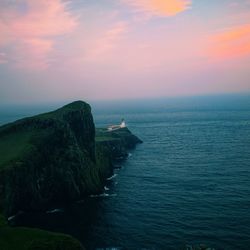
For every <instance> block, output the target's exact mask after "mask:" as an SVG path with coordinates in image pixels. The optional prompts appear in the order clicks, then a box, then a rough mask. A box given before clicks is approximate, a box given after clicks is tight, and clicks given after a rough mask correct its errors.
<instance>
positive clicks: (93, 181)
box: [0, 101, 142, 250]
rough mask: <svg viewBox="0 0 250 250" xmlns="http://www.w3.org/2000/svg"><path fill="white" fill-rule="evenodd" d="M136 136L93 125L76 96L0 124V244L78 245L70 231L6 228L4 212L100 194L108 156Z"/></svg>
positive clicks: (121, 152) (122, 152)
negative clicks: (50, 109) (59, 105)
mask: <svg viewBox="0 0 250 250" xmlns="http://www.w3.org/2000/svg"><path fill="white" fill-rule="evenodd" d="M141 142H142V141H141V140H140V139H139V138H137V137H136V136H135V135H133V134H132V133H131V132H130V131H129V130H128V129H127V128H122V129H119V130H116V131H111V132H107V130H106V129H96V128H95V125H94V122H93V117H92V113H91V107H90V106H89V105H88V104H87V103H85V102H82V101H76V102H73V103H71V104H68V105H66V106H64V107H62V108H60V109H58V110H56V111H53V112H49V113H45V114H41V115H37V116H34V117H30V118H25V119H21V120H18V121H16V122H14V123H10V124H7V125H4V126H1V127H0V155H1V156H0V214H2V215H3V216H1V219H0V231H1V232H0V246H1V249H8V250H11V249H63V250H64V249H83V247H82V246H81V244H80V243H79V242H78V241H77V240H75V239H73V238H72V237H70V236H66V235H61V234H55V233H50V232H46V231H42V230H36V229H28V228H11V227H9V226H8V225H7V224H6V222H5V220H4V217H5V218H8V217H9V218H10V217H11V216H13V215H15V214H18V213H21V212H22V211H25V212H27V211H47V210H49V209H51V208H53V207H58V206H64V205H66V204H69V203H72V202H75V201H77V200H82V199H84V197H86V196H88V195H96V194H100V193H101V192H102V191H103V189H104V186H105V181H106V179H107V178H108V177H110V176H112V175H113V170H114V162H115V161H117V160H121V159H124V158H126V157H127V155H128V152H127V150H128V149H132V148H134V147H135V145H136V144H138V143H141ZM24 231H25V233H24ZM3 235H6V237H3ZM26 235H28V236H30V237H28V236H27V237H26ZM8 237H9V238H12V239H16V238H17V239H19V241H20V244H21V245H23V248H15V246H14V245H13V244H12V243H13V242H12V241H8V240H7V239H8ZM48 238H49V239H51V240H50V241H49V242H48V241H47V239H48ZM22 241H23V242H22ZM16 242H18V240H17V241H16ZM21 242H22V243H21ZM34 242H35V243H34ZM65 242H66V243H65Z"/></svg>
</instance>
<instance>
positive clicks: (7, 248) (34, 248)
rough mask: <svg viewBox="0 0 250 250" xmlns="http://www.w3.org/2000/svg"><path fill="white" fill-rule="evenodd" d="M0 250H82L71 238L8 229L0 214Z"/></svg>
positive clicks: (13, 228)
mask: <svg viewBox="0 0 250 250" xmlns="http://www.w3.org/2000/svg"><path fill="white" fill-rule="evenodd" d="M0 249H1V250H17V249H18V250H83V248H82V246H81V244H80V243H79V241H78V240H76V239H74V238H72V237H71V236H68V235H65V234H60V233H52V232H48V231H44V230H40V229H34V228H25V227H9V226H8V225H7V222H6V220H5V218H4V216H3V215H2V214H0Z"/></svg>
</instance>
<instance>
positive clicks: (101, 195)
mask: <svg viewBox="0 0 250 250" xmlns="http://www.w3.org/2000/svg"><path fill="white" fill-rule="evenodd" d="M115 196H117V194H107V193H103V194H92V195H90V197H91V198H99V197H115Z"/></svg>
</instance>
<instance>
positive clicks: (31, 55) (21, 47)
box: [0, 0, 77, 70]
mask: <svg viewBox="0 0 250 250" xmlns="http://www.w3.org/2000/svg"><path fill="white" fill-rule="evenodd" d="M18 4H19V6H20V7H23V8H24V9H25V11H23V10H20V9H18V8H17V7H16V6H14V5H10V6H8V8H6V9H3V10H1V11H0V14H1V16H2V19H1V20H0V33H1V38H0V49H3V50H4V49H5V48H7V47H8V53H7V52H6V56H7V57H8V61H9V62H12V63H13V64H14V65H15V66H17V67H18V68H32V69H38V70H40V69H44V68H46V67H48V61H49V58H48V57H49V55H50V53H51V52H52V50H53V45H54V43H55V40H56V38H57V37H58V36H61V35H64V34H67V33H69V32H71V31H72V30H73V29H74V27H75V26H76V24H77V23H76V20H75V18H74V17H73V16H72V15H71V14H70V13H69V11H67V9H66V4H65V3H63V2H62V1H61V0H53V1H51V0H43V1H34V0H20V1H18Z"/></svg>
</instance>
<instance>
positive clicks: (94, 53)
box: [84, 22, 128, 62]
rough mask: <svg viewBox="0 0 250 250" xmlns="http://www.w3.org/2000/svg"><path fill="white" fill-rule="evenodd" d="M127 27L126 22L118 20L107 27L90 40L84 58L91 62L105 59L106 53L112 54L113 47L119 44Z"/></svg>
mask: <svg viewBox="0 0 250 250" xmlns="http://www.w3.org/2000/svg"><path fill="white" fill-rule="evenodd" d="M127 29H128V24H127V23H126V22H118V23H115V24H114V25H113V26H112V27H110V28H108V29H107V30H106V31H104V32H103V34H102V35H100V36H99V37H98V38H96V39H95V40H94V41H92V43H91V46H90V47H89V48H88V50H87V52H86V54H85V56H84V60H85V61H92V62H97V61H99V62H100V61H103V59H104V60H106V59H107V57H108V55H109V54H112V53H111V52H112V51H113V49H114V48H115V47H116V46H117V45H118V44H119V41H120V40H121V38H122V37H123V35H124V34H125V33H126V32H127Z"/></svg>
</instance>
